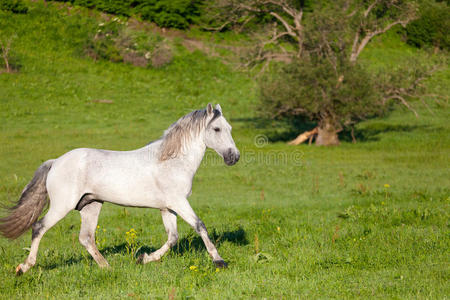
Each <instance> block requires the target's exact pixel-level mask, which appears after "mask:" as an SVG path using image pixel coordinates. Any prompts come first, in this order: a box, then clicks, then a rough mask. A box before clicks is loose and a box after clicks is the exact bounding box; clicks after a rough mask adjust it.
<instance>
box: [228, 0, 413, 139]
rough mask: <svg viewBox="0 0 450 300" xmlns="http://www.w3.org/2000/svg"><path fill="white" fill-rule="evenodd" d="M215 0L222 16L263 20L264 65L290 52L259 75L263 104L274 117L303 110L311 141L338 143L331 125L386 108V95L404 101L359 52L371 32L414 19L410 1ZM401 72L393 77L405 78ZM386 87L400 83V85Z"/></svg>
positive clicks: (261, 54)
mask: <svg viewBox="0 0 450 300" xmlns="http://www.w3.org/2000/svg"><path fill="white" fill-rule="evenodd" d="M220 3H221V5H222V7H227V11H228V12H230V14H232V17H230V16H229V15H227V14H225V13H224V15H225V16H228V17H229V18H228V21H227V22H234V23H236V22H237V23H239V22H240V23H241V24H249V23H250V22H251V21H248V20H253V19H256V18H259V20H260V22H259V23H255V24H252V25H253V27H255V26H257V25H259V27H260V28H261V27H263V28H265V32H266V33H267V34H266V38H265V39H264V40H262V41H261V42H260V43H258V51H257V52H256V55H255V56H254V61H255V62H262V61H263V62H265V65H267V63H268V62H269V61H271V60H279V57H280V55H281V56H283V57H289V59H290V60H289V61H290V65H287V66H285V67H281V68H279V69H278V71H277V72H275V75H267V76H265V77H264V78H263V80H262V81H261V97H262V103H263V105H262V111H263V113H265V114H268V115H270V116H271V117H273V118H308V119H310V120H312V121H315V122H317V125H318V128H317V130H313V131H311V134H314V133H315V132H317V139H316V144H318V145H336V144H338V143H339V139H338V135H337V133H338V132H339V131H340V130H342V128H343V127H346V126H349V127H351V126H353V124H355V123H357V122H359V121H361V120H363V119H365V118H368V117H373V116H376V115H380V114H382V113H383V112H385V111H386V110H387V109H388V107H389V104H390V103H391V101H389V100H394V99H397V100H399V101H400V102H401V103H403V104H405V105H406V106H407V107H409V108H410V107H411V106H410V105H409V104H408V99H409V98H405V97H402V96H401V95H399V94H398V93H397V94H395V95H394V94H391V95H389V94H386V93H385V91H384V90H385V89H384V87H382V86H380V84H378V83H377V81H375V80H374V76H373V75H372V74H370V73H368V72H367V71H366V70H365V69H364V68H363V67H362V66H361V65H360V64H359V63H358V57H359V56H360V54H361V53H362V51H363V50H364V49H365V47H366V46H367V44H368V43H369V42H370V41H371V40H372V39H373V38H374V37H375V36H377V35H381V34H383V33H385V32H387V31H388V30H390V29H391V28H393V27H394V26H395V25H402V26H405V25H406V24H408V23H409V22H411V21H412V20H414V19H415V18H416V9H417V3H416V2H415V1H412V0H372V1H368V0H337V1H314V2H312V1H311V2H309V1H288V0H247V1H233V0H228V1H225V0H223V1H221V2H220ZM230 20H231V21H230ZM268 28H269V30H268ZM287 46H289V47H287ZM287 48H290V49H289V50H287ZM263 69H264V68H263ZM413 73H414V72H413ZM400 77H401V76H400ZM392 78H396V79H399V77H396V76H392ZM404 79H405V78H403V77H402V80H403V81H404ZM402 80H398V81H397V82H396V83H398V84H404V82H402ZM412 80H413V81H414V79H412ZM396 83H395V84H396ZM390 84H391V83H390ZM408 86H411V85H408ZM412 86H414V85H412ZM390 90H391V91H394V90H395V91H397V92H399V91H402V89H401V88H400V87H399V88H396V89H392V88H391V89H390ZM403 90H404V89H403Z"/></svg>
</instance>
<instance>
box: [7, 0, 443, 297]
mask: <svg viewBox="0 0 450 300" xmlns="http://www.w3.org/2000/svg"><path fill="white" fill-rule="evenodd" d="M96 18H97V19H96ZM98 18H99V16H98V15H90V13H88V12H86V11H85V10H79V11H78V12H71V14H68V13H67V11H66V10H62V9H56V8H54V7H53V6H52V5H51V4H49V7H44V6H43V4H40V3H34V4H33V6H32V7H31V8H30V11H29V12H28V14H26V15H13V14H6V13H0V26H2V29H5V28H6V29H5V30H9V31H10V32H13V33H15V34H16V35H17V38H16V39H15V40H14V42H13V54H14V55H15V57H16V59H17V61H18V62H19V65H20V68H19V70H18V71H17V72H14V73H11V74H7V73H0V120H1V121H0V128H1V130H0V145H1V146H0V159H1V163H0V182H1V184H0V203H1V204H3V205H7V204H10V203H12V202H16V201H17V200H18V197H19V195H20V193H21V191H22V189H23V187H24V186H25V185H26V184H27V183H28V181H29V180H30V179H31V177H32V175H33V173H34V171H35V170H36V169H37V167H38V166H39V165H40V164H41V163H42V162H44V161H45V160H47V159H50V158H55V157H58V156H60V155H62V154H63V153H65V152H67V151H69V150H71V149H73V148H78V147H90V148H101V149H114V150H130V149H136V148H138V147H141V146H143V145H145V144H147V143H148V142H149V141H151V140H154V139H157V138H159V137H160V136H161V135H162V133H163V130H164V129H166V128H167V127H168V126H169V125H170V124H171V123H172V122H174V121H176V120H177V119H178V118H179V117H181V116H183V115H184V114H187V113H189V112H190V111H192V110H194V109H199V108H203V107H204V106H206V104H207V103H208V102H211V103H214V104H215V103H220V104H221V106H222V108H223V111H224V114H225V116H226V117H227V119H228V120H229V122H230V123H231V125H232V126H233V136H234V139H235V141H236V144H237V146H238V148H239V149H240V150H241V155H242V158H241V161H240V162H239V163H238V164H236V165H235V166H233V167H227V166H226V165H225V164H224V163H223V162H222V161H221V160H220V159H219V158H218V156H217V155H216V154H215V153H213V152H212V151H208V152H207V156H206V158H205V160H204V162H203V163H202V166H201V167H200V169H199V171H198V173H197V175H196V177H195V180H194V186H193V191H192V196H191V197H190V203H191V205H192V207H193V208H194V210H195V211H196V213H197V214H198V215H199V216H200V217H201V218H202V220H203V221H204V223H205V224H206V226H207V228H208V230H209V233H210V236H211V237H212V240H213V242H214V243H215V244H216V245H217V248H218V251H219V253H220V254H221V256H222V257H223V258H224V259H225V260H226V261H227V262H228V264H229V268H228V269H220V270H218V269H215V267H214V265H213V264H212V262H211V260H210V258H209V256H208V254H207V252H206V250H205V248H204V246H203V243H202V241H201V239H200V238H199V237H198V236H197V235H196V234H195V232H194V231H193V230H192V229H191V228H190V227H189V226H188V225H187V224H186V223H184V222H183V221H182V220H179V222H178V229H179V235H180V240H179V242H178V244H177V245H176V246H175V247H174V248H173V249H172V250H171V251H170V252H169V253H168V254H167V255H166V256H165V257H163V259H162V260H161V261H160V262H154V263H149V264H146V265H136V258H135V255H136V254H139V253H142V251H147V252H150V251H154V250H156V249H158V248H159V247H160V246H161V245H162V244H163V243H164V242H165V241H166V239H167V236H166V233H165V231H164V227H163V225H162V221H161V217H160V213H159V211H157V210H151V209H138V208H124V207H119V206H114V205H110V204H105V205H104V206H103V209H102V213H101V215H100V219H99V226H98V230H97V244H98V246H99V249H100V251H101V252H102V253H103V255H104V256H105V258H106V259H107V260H108V262H109V263H110V265H111V268H110V269H107V270H104V269H100V268H98V267H97V265H96V264H95V262H94V261H93V260H92V258H91V257H90V256H89V254H88V253H87V252H86V250H85V249H84V247H82V246H81V245H80V244H79V242H78V231H79V226H80V225H79V224H80V217H79V213H78V212H76V211H73V212H71V213H70V214H69V215H68V216H67V217H66V218H64V219H63V220H62V221H61V222H59V223H58V224H57V225H56V226H54V227H53V228H52V229H51V230H50V231H49V232H47V233H46V235H45V236H44V238H43V239H42V241H41V245H40V249H39V254H38V258H37V264H36V265H35V266H34V267H33V268H32V269H31V270H30V271H29V272H28V273H26V274H24V275H23V276H21V277H16V276H15V275H14V269H15V267H16V266H17V264H19V263H20V262H22V261H23V260H24V259H25V257H26V255H27V252H28V247H29V246H30V240H31V233H30V232H28V233H26V234H25V235H24V236H22V237H20V238H18V239H17V240H14V241H9V240H6V239H4V238H1V239H0V282H1V284H0V298H1V299H16V298H17V299H18V298H20V299H30V298H35V299H36V298H37V299H41V298H55V299H66V298H67V299H73V298H75V297H77V298H88V299H104V298H111V299H118V298H137V299H148V298H152V299H153V298H157V299H159V298H161V299H166V298H169V299H185V298H195V299H222V298H225V299H236V298H244V299H245V298H270V299H271V298H283V299H291V298H395V299H397V298H399V299H403V298H404V299H410V298H427V299H445V298H447V297H448V295H450V288H449V284H448V282H449V279H450V268H449V264H450V256H449V249H450V227H449V212H450V210H449V205H450V193H449V178H450V176H449V175H450V174H449V171H448V169H449V168H448V167H449V153H450V138H449V134H450V126H449V122H448V120H449V119H450V118H449V110H448V107H447V106H445V105H444V106H442V105H437V104H435V103H432V104H431V108H432V112H430V111H428V110H427V109H426V108H425V107H423V106H420V105H418V106H417V107H418V111H419V113H420V117H419V118H416V117H415V116H414V114H413V113H411V112H410V111H407V110H405V109H403V108H398V109H396V110H395V111H393V112H392V113H391V114H390V115H389V116H387V117H384V118H378V119H372V120H368V121H365V122H363V123H361V124H359V125H358V127H357V136H358V139H359V141H358V143H357V144H352V143H351V142H346V141H345V138H344V139H343V140H344V141H343V143H342V144H341V145H340V146H339V147H331V148H320V147H315V146H308V145H301V146H288V145H286V144H285V143H284V142H283V141H276V140H277V138H276V137H277V136H279V135H282V134H285V133H286V131H287V129H286V127H285V126H284V125H280V124H272V123H269V124H264V123H261V122H259V121H258V117H257V114H256V113H255V109H256V107H257V105H258V87H257V83H256V81H255V79H254V78H253V77H252V76H250V75H251V74H247V73H245V72H239V71H236V70H235V69H233V67H232V66H230V65H227V64H223V63H222V62H221V61H220V59H218V58H213V57H208V56H207V55H205V54H204V53H202V52H199V51H194V52H190V51H188V50H186V49H184V48H183V46H182V45H178V46H177V47H178V48H177V49H178V52H177V53H176V55H175V56H174V60H173V62H172V63H171V64H169V65H167V66H164V67H162V68H159V69H152V68H147V69H145V68H138V67H134V66H131V65H127V64H117V63H111V62H107V61H102V60H98V61H93V60H92V59H91V58H88V57H85V56H84V55H83V44H84V42H85V39H86V36H87V35H88V33H89V31H90V30H93V29H94V28H95V26H96V23H97V22H98V21H99V20H98ZM175 42H176V40H175ZM405 55H414V56H417V57H421V56H422V55H423V54H422V53H421V52H419V51H418V50H416V49H412V48H409V47H408V46H405V45H404V44H402V43H401V41H400V40H398V39H395V38H393V37H388V38H387V39H386V40H378V41H376V42H374V43H373V45H371V46H370V48H369V49H368V51H367V54H365V57H364V59H366V60H367V63H370V64H373V65H374V66H375V67H377V66H380V65H389V64H395V63H398V62H399V61H401V59H402V57H404V56H405ZM428 84H429V85H430V86H431V87H432V88H434V89H435V90H437V91H440V92H441V93H447V95H448V90H445V86H447V87H448V86H449V85H450V72H449V70H448V69H445V70H443V71H441V72H439V73H438V74H436V77H435V78H434V79H433V80H431V81H430V82H428ZM443 87H444V88H443ZM104 100H108V101H104Z"/></svg>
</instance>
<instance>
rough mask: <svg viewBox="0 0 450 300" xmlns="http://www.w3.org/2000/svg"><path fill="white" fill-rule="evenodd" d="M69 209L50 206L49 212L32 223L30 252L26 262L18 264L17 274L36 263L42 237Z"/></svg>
mask: <svg viewBox="0 0 450 300" xmlns="http://www.w3.org/2000/svg"><path fill="white" fill-rule="evenodd" d="M69 211H70V210H67V211H65V210H60V209H55V207H52V206H50V209H49V210H48V212H47V214H46V215H45V216H44V217H43V218H42V219H40V220H39V221H37V222H35V223H34V224H33V225H32V235H31V247H30V253H29V254H28V257H27V258H26V259H25V262H24V263H23V264H19V265H18V266H17V268H16V275H22V274H23V273H25V272H26V271H28V270H29V269H30V268H31V267H33V266H34V265H35V264H36V256H37V253H38V249H39V243H40V241H41V239H42V237H43V236H44V234H45V233H46V232H47V231H48V230H49V229H50V228H52V227H53V226H54V225H55V224H56V223H58V222H59V221H60V220H61V219H62V218H64V217H65V216H66V215H67V213H68V212H69Z"/></svg>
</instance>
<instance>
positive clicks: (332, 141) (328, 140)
mask: <svg viewBox="0 0 450 300" xmlns="http://www.w3.org/2000/svg"><path fill="white" fill-rule="evenodd" d="M339 131H340V129H338V128H336V126H335V125H333V124H332V123H331V122H330V121H328V120H325V121H323V122H321V123H320V124H319V130H318V135H317V138H316V146H336V145H339V138H338V135H337V134H338V132H339Z"/></svg>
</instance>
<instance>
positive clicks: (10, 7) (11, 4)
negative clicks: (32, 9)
mask: <svg viewBox="0 0 450 300" xmlns="http://www.w3.org/2000/svg"><path fill="white" fill-rule="evenodd" d="M0 10H4V11H10V12H13V13H15V14H26V13H27V12H28V7H27V6H26V4H25V3H23V1H22V0H0Z"/></svg>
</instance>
